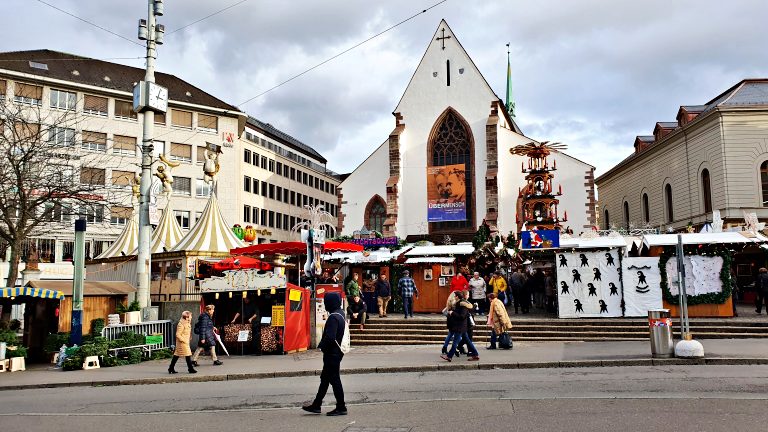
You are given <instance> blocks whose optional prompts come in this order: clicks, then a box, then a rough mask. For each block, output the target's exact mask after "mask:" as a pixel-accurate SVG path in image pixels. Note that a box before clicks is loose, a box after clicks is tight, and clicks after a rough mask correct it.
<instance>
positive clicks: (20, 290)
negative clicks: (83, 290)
mask: <svg viewBox="0 0 768 432" xmlns="http://www.w3.org/2000/svg"><path fill="white" fill-rule="evenodd" d="M69 286H70V290H71V287H72V282H71V281H70V282H69ZM63 298H64V293H62V292H61V291H57V290H53V289H45V288H35V287H31V286H26V287H15V288H2V289H0V323H2V324H3V326H2V327H0V333H3V331H7V332H15V333H21V338H19V339H17V338H16V336H13V340H14V341H16V340H18V341H19V342H20V343H19V345H18V346H19V347H24V348H25V349H26V353H24V349H19V351H20V353H19V354H18V357H25V356H26V357H27V359H29V360H32V361H40V360H46V359H45V358H44V353H45V350H44V344H45V338H46V337H47V336H48V334H49V333H56V332H57V331H58V320H59V316H60V313H59V312H60V302H61V300H62V299H63ZM6 329H7V330H6ZM9 342H10V343H9V344H10V345H13V341H9ZM25 354H26V355H25ZM14 356H16V355H15V354H8V357H7V358H11V357H14ZM0 361H3V360H0Z"/></svg>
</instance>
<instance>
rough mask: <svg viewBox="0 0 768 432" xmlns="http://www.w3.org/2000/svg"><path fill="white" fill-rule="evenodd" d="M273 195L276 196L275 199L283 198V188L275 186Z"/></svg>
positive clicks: (280, 199)
mask: <svg viewBox="0 0 768 432" xmlns="http://www.w3.org/2000/svg"><path fill="white" fill-rule="evenodd" d="M275 197H276V198H275V199H276V200H278V201H282V200H283V188H281V187H280V186H275Z"/></svg>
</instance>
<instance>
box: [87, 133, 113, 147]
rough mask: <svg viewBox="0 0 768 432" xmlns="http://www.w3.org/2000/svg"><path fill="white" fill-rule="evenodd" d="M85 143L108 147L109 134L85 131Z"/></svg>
mask: <svg viewBox="0 0 768 432" xmlns="http://www.w3.org/2000/svg"><path fill="white" fill-rule="evenodd" d="M83 142H84V143H94V144H103V145H106V144H107V134H105V133H101V132H90V131H83Z"/></svg>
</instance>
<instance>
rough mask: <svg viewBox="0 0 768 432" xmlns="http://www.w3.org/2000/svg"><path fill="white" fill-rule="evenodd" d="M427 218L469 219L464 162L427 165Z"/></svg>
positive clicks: (436, 219)
mask: <svg viewBox="0 0 768 432" xmlns="http://www.w3.org/2000/svg"><path fill="white" fill-rule="evenodd" d="M427 205H428V208H427V220H428V221H429V222H447V221H463V220H466V219H467V185H466V176H465V170H464V164H456V165H443V166H432V167H427Z"/></svg>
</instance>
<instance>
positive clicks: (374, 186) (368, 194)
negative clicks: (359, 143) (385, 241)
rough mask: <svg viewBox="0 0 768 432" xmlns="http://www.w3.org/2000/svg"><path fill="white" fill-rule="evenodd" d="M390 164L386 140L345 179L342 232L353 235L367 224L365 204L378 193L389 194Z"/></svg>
mask: <svg viewBox="0 0 768 432" xmlns="http://www.w3.org/2000/svg"><path fill="white" fill-rule="evenodd" d="M389 168H390V165H389V145H388V143H387V142H385V143H384V144H382V145H380V146H379V148H377V149H376V150H375V151H374V152H373V154H371V155H370V156H369V157H368V159H366V160H365V161H364V162H363V163H362V164H360V166H359V167H357V169H355V171H353V172H352V174H350V175H349V177H347V178H346V179H345V180H344V181H343V182H341V184H340V185H339V189H341V192H340V193H341V194H342V199H341V206H340V210H341V212H342V213H343V214H344V225H343V228H342V230H341V235H352V232H353V231H355V230H359V229H360V228H361V227H362V226H363V225H365V223H366V221H365V220H364V217H365V206H366V205H367V204H368V201H370V199H371V198H373V197H374V196H376V195H377V194H378V195H379V196H381V197H386V196H387V191H386V183H387V179H388V178H389Z"/></svg>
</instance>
